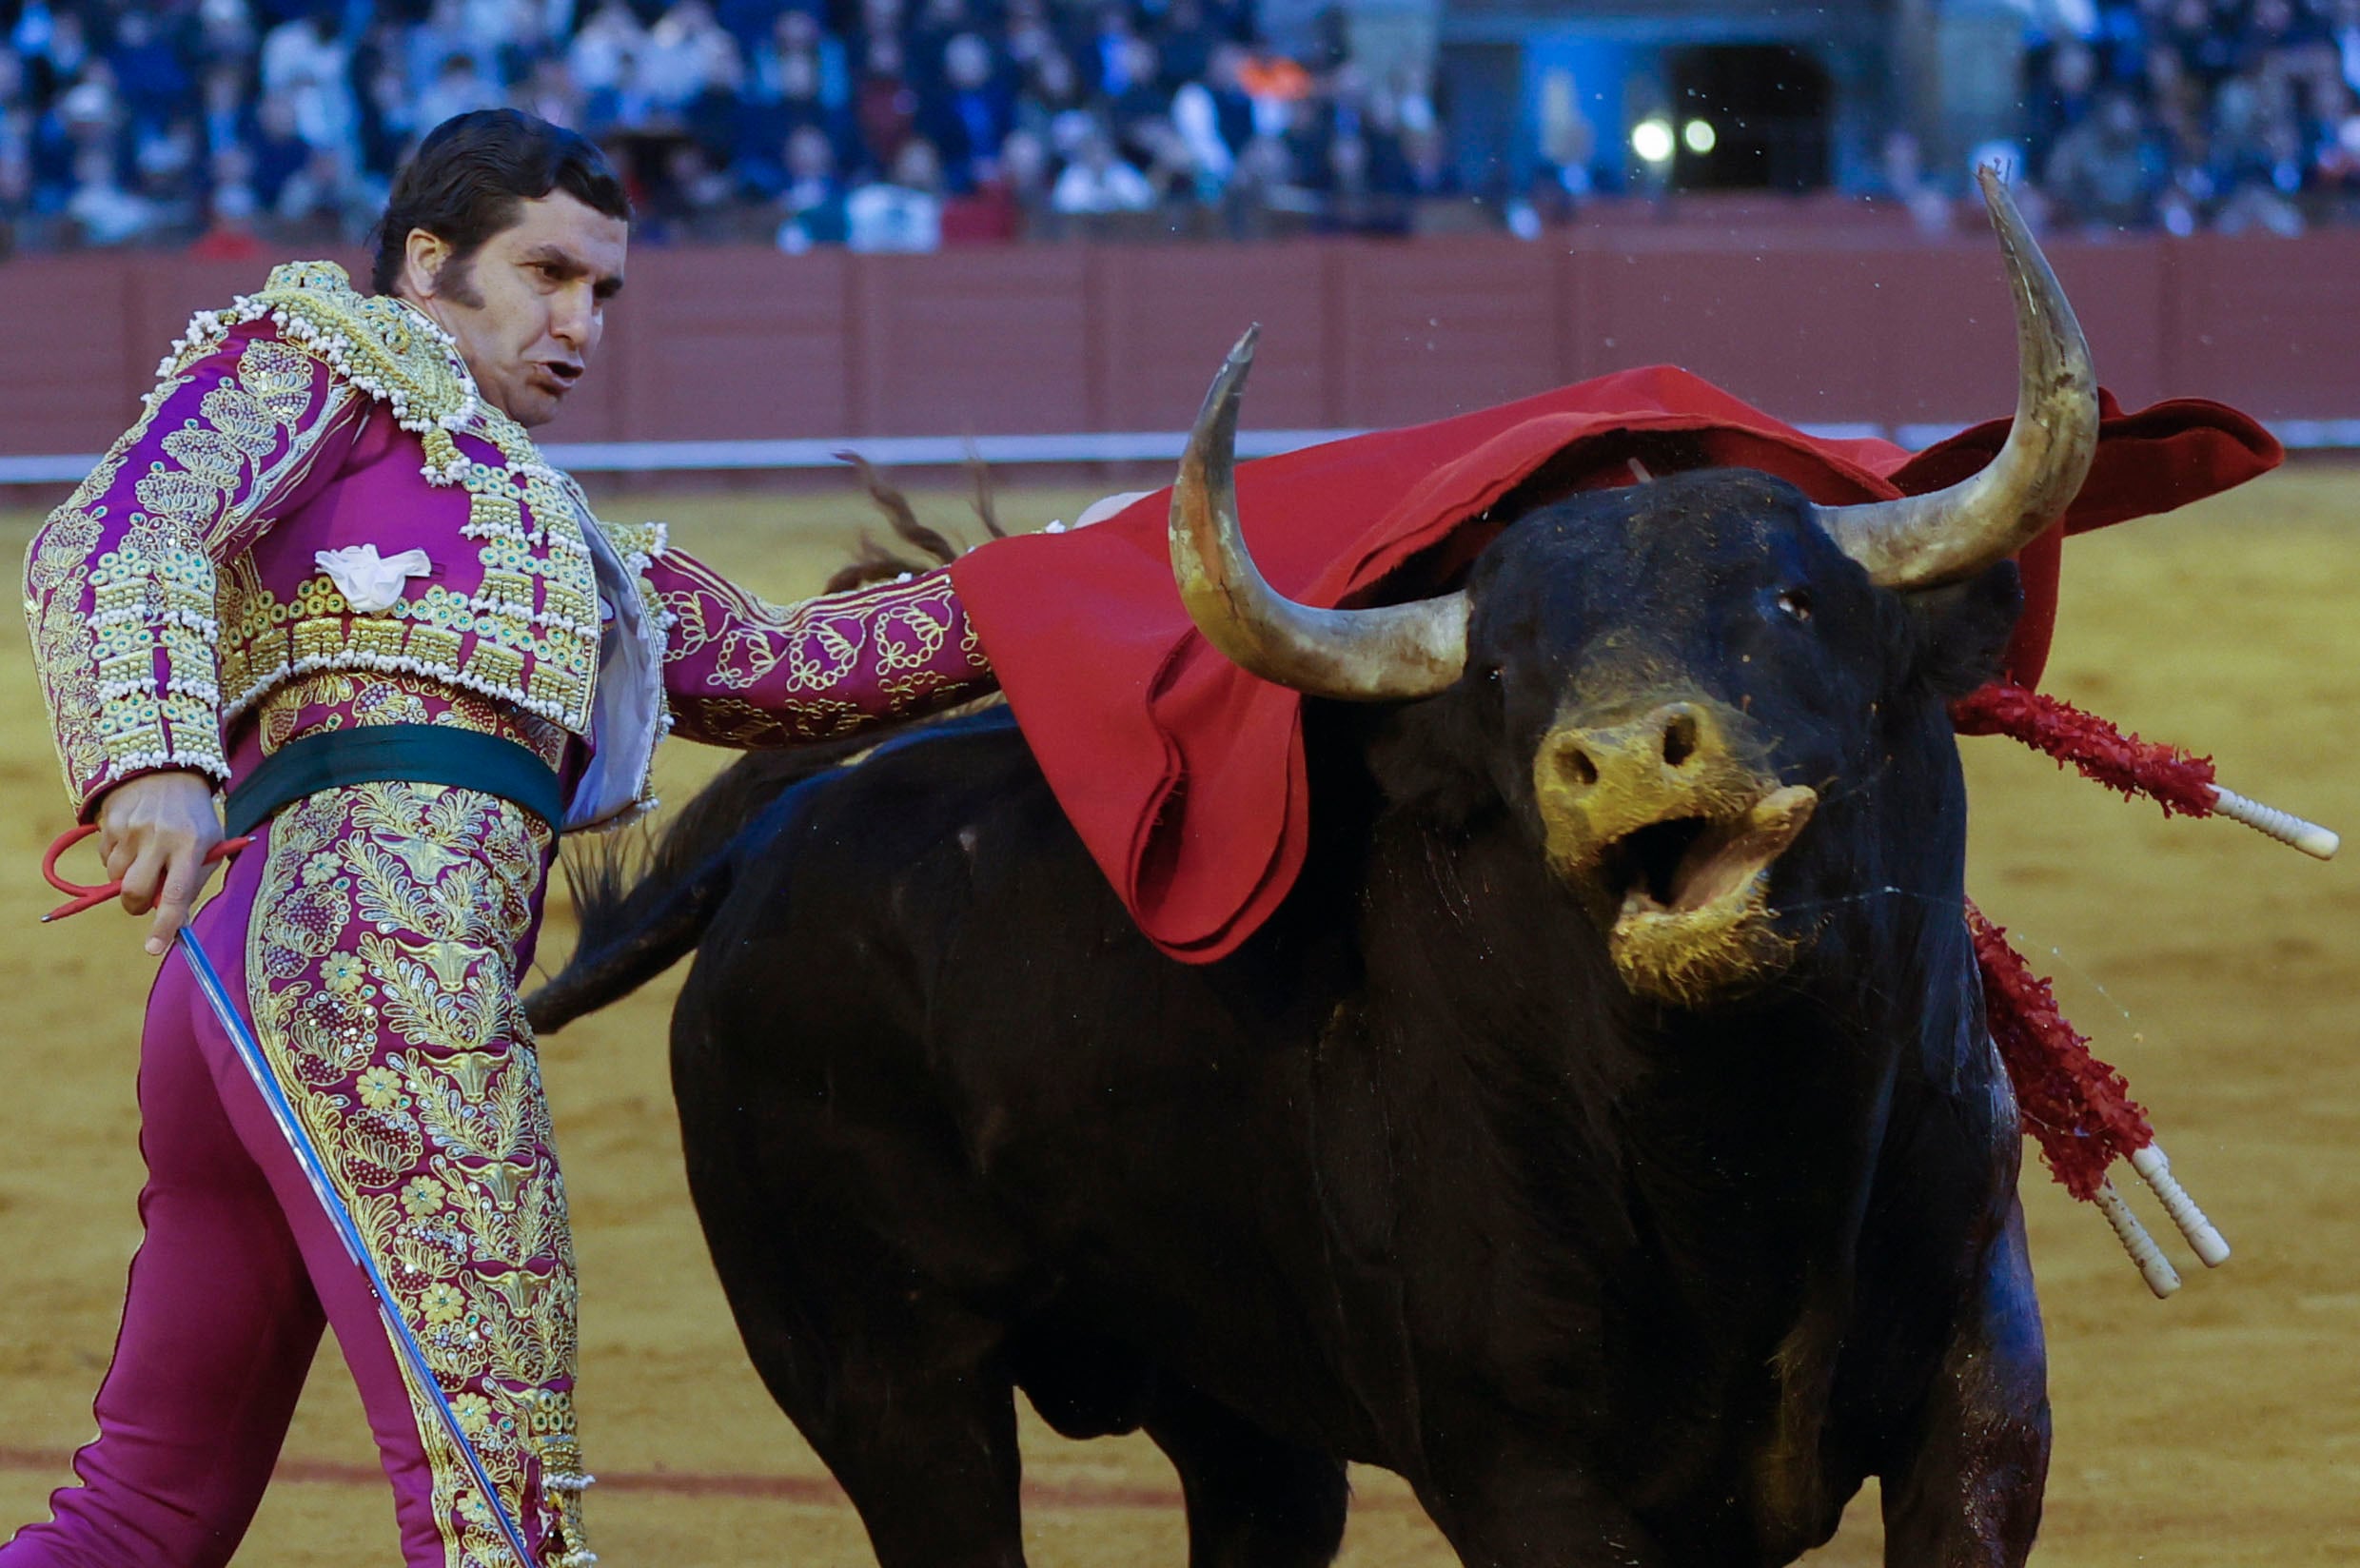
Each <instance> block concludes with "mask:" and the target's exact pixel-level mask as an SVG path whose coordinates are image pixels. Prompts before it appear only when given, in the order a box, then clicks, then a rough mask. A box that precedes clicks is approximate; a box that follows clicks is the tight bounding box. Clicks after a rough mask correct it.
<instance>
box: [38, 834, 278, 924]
mask: <svg viewBox="0 0 2360 1568" xmlns="http://www.w3.org/2000/svg"><path fill="white" fill-rule="evenodd" d="M96 832H98V824H96V823H95V822H90V823H85V824H84V825H82V826H81V827H79V828H69V829H67V830H66V831H65V832H64V833H59V834H58V835H57V841H56V842H55V843H53V844H51V845H50V846H49V853H47V854H45V855H43V856H42V857H41V875H42V877H43V879H44V880H46V881H47V882H48V883H49V886H50V887H52V888H55V889H56V890H57V891H58V892H62V893H69V894H70V895H71V896H70V897H69V899H68V900H67V902H65V903H63V904H60V905H58V906H57V908H55V909H53V910H51V911H49V913H47V914H45V915H43V916H42V917H41V923H42V924H43V925H45V926H46V925H48V924H49V922H50V921H52V920H63V919H65V918H66V917H67V916H68V915H69V914H80V913H81V912H82V911H84V910H94V909H96V908H98V906H99V905H101V904H104V903H107V902H108V900H110V899H114V898H119V897H121V896H122V895H123V879H122V878H121V877H117V878H115V879H114V880H113V881H112V882H108V883H105V884H103V885H102V886H99V887H95V888H86V887H84V886H83V885H82V884H81V883H79V882H73V881H69V880H68V879H67V878H66V877H64V876H63V875H61V874H59V872H58V870H57V857H58V856H59V855H61V854H64V853H66V852H67V851H68V850H70V849H72V848H73V847H74V846H75V845H76V844H79V843H81V842H82V841H83V840H84V839H86V838H88V837H89V836H90V834H92V833H96ZM253 842H254V840H253V839H252V838H251V837H246V838H225V839H223V840H222V841H221V842H220V843H218V844H216V845H214V846H213V847H212V848H211V849H209V850H207V851H206V852H205V863H206V865H208V866H211V865H217V864H219V863H220V862H222V861H224V860H226V859H228V858H229V857H230V856H231V855H233V854H235V853H238V852H239V851H240V850H243V849H245V848H246V846H247V845H248V844H251V843H253Z"/></svg>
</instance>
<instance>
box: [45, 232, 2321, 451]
mask: <svg viewBox="0 0 2360 1568" xmlns="http://www.w3.org/2000/svg"><path fill="white" fill-rule="evenodd" d="M2050 254H2051V256H2052V257H2053V259H2054V260H2055V264H2056V266H2057V270H2058V272H2059V273H2060V275H2061V276H2062V277H2063V279H2064V281H2065V284H2066V286H2067V289H2068V291H2069V292H2070V293H2071V295H2072V296H2073V298H2074V300H2075V304H2076V305H2077V307H2078V309H2079V310H2080V312H2081V315H2082V320H2083V322H2084V323H2085V325H2086V326H2087V327H2088V329H2089V332H2090V336H2091V340H2092V343H2093V345H2094V347H2095V352H2096V357H2097V363H2098V368H2099V373H2100V375H2101V376H2102V377H2103V379H2104V380H2105V381H2106V382H2107V383H2108V384H2109V385H2111V386H2113V387H2114V389H2115V390H2116V391H2117V392H2119V393H2120V394H2121V395H2122V397H2123V398H2124V400H2125V401H2126V402H2132V403H2134V404H2135V403H2139V402H2148V401H2151V400H2153V399H2155V398H2158V397H2164V396H2171V395H2182V394H2194V395H2204V396H2212V397H2218V398H2222V399H2225V400H2227V401H2230V402H2235V403H2238V404H2239V405H2241V406H2243V407H2246V408H2248V409H2250V410H2252V412H2254V413H2257V414H2259V415H2261V416H2263V417H2265V418H2280V419H2351V418H2360V309H2355V308H2354V293H2355V288H2356V285H2360V233H2353V232H2350V231H2330V232H2322V233H2318V234H2313V235H2310V236H2306V237H2304V238H2302V239H2298V240H2275V239H2246V240H2223V239H2218V238H2212V237H2206V238H2199V239H2194V240H2181V241H2173V240H2168V239H2162V238H2156V237H2142V238H2135V239H2124V240H2121V241H2118V242H2114V243H2104V244H2101V243H2092V242H2086V241H2079V240H2073V239H2065V238H2060V239H2058V240H2056V241H2055V242H2054V243H2053V244H2052V245H2050ZM340 259H342V260H345V261H346V262H347V265H354V266H355V267H356V269H357V267H358V258H352V257H347V258H340ZM264 270H265V269H264V268H263V267H262V266H260V265H229V264H221V263H209V264H201V263H190V262H187V261H185V260H183V259H180V258H177V257H169V256H118V255H95V254H93V255H78V256H34V257H26V258H21V259H19V260H17V261H14V262H12V263H10V264H9V265H7V266H6V268H5V269H0V272H4V273H5V276H6V278H7V280H8V282H9V284H10V299H11V300H13V301H14V302H16V308H15V309H14V310H13V311H12V312H11V314H10V320H9V323H8V324H7V326H6V328H5V329H4V330H0V455H31V454H40V453H62V452H88V451H93V450H95V449H97V448H98V447H100V446H101V445H103V444H104V443H105V442H106V441H108V439H109V438H110V437H111V436H112V435H113V434H114V433H115V432H116V431H118V430H119V429H121V428H122V427H123V426H124V425H125V424H127V423H128V421H129V419H130V417H131V414H132V412H133V402H134V400H135V399H136V398H137V396H138V395H139V393H140V392H142V391H144V390H145V389H146V387H147V384H148V377H149V375H150V374H151V372H152V368H153V366H154V364H155V362H156V360H157V358H158V357H159V356H160V355H161V354H162V353H163V351H164V349H165V346H166V345H167V343H169V342H170V341H171V339H172V338H173V337H175V336H177V335H178V333H179V331H180V329H181V326H182V323H184V322H185V321H186V320H187V316H188V314H189V312H190V311H191V310H193V309H195V308H197V307H199V306H201V305H207V304H226V303H227V302H228V300H229V298H230V297H231V296H232V295H234V294H236V293H239V292H241V291H243V290H246V289H251V288H253V287H255V286H257V285H258V284H260V283H261V281H262V276H263V272H264ZM631 274H632V275H631V280H630V286H629V288H628V289H627V290H626V291H625V293H624V295H623V297H622V299H621V300H620V301H619V303H618V304H617V305H616V307H615V308H614V310H613V312H612V324H611V327H610V330H609V334H608V340H607V343H606V345H605V347H604V349H603V351H602V353H601V358H600V364H599V366H598V368H597V370H596V371H595V372H594V373H593V375H592V376H591V378H590V380H589V382H587V383H586V384H585V385H584V386H583V388H582V390H581V391H580V393H577V394H576V397H575V402H574V404H573V405H572V406H569V408H568V409H567V411H566V413H565V414H564V416H563V417H562V418H561V419H560V421H558V423H557V424H556V425H554V426H553V427H552V428H551V430H550V435H551V436H552V437H553V438H555V439H559V440H563V441H616V440H651V441H660V440H730V439H757V438H765V437H834V436H843V437H860V436H878V435H954V436H955V435H962V434H972V435H996V434H1025V433H1037V434H1057V433H1064V432H1070V431H1092V430H1141V429H1150V430H1154V429H1162V430H1170V429H1176V428H1179V427H1180V426H1182V425H1185V424H1186V423H1187V421H1188V420H1189V418H1190V415H1191V414H1192V413H1193V412H1194V410H1195V407H1196V403H1197V400H1198V399H1199V398H1200V397H1201V396H1202V393H1203V389H1204V385H1205V382H1206V381H1207V379H1208V378H1209V377H1210V374H1211V372H1212V369H1213V367H1214V365H1215V364H1216V363H1218V361H1219V358H1220V355H1221V353H1222V351H1223V350H1224V349H1225V348H1227V347H1228V345H1229V342H1230V341H1231V340H1232V339H1233V338H1234V337H1235V336H1236V334H1237V333H1238V331H1239V330H1241V329H1242V328H1243V327H1244V326H1245V324H1246V323H1248V322H1250V321H1257V320H1258V321H1260V322H1262V323H1264V329H1265V330H1264V349H1263V357H1262V364H1261V367H1260V369H1259V371H1258V373H1257V375H1256V378H1255V382H1254V390H1253V395H1252V398H1251V400H1250V402H1249V420H1250V421H1251V422H1252V423H1253V424H1255V425H1258V426H1261V427H1264V428H1302V427H1315V426H1330V427H1332V426H1370V425H1387V424H1399V423H1405V422H1408V421H1417V420H1424V419H1433V418H1438V417H1440V416H1443V415H1446V414H1451V413H1455V412H1459V411H1461V410H1464V409H1467V408H1473V407H1479V406H1482V405H1484V404H1486V403H1491V402H1500V401H1502V400H1504V399H1507V398H1513V397H1518V396H1521V395H1523V394H1525V393H1529V392H1534V391H1538V390H1540V389H1542V388H1544V387H1546V386H1549V385H1551V384H1554V383H1557V382H1564V381H1571V380H1575V379H1578V378H1580V377H1583V376H1590V375H1596V374H1599V373H1601V372H1603V371H1607V370H1612V369H1617V368H1621V367H1624V366H1629V365H1636V364H1643V363H1650V362H1654V361H1672V362H1675V363H1681V364H1684V365H1686V366H1688V367H1689V368H1690V369H1693V370H1695V371H1697V372H1699V373H1700V374H1702V375H1705V376H1708V377H1710V378H1712V379H1714V380H1716V381H1719V382H1722V383H1723V384H1725V385H1727V386H1729V387H1730V388H1731V389H1732V390H1734V391H1736V392H1738V393H1739V394H1740V395H1741V396H1743V397H1746V398H1748V399H1750V400H1753V401H1755V402H1760V403H1761V404H1762V405H1764V406H1765V407H1767V408H1769V409H1771V410H1772V411H1773V412H1775V413H1778V414H1780V415H1782V416H1784V417H1785V418H1788V419H1792V420H1798V421H1827V422H1839V421H1840V422H1853V421H1859V422H1870V423H1877V424H1882V425H1887V426H1891V425H1898V424H1936V425H1940V424H1954V423H1958V422H1963V421H1969V420H1974V419H1980V418H1985V417H1989V416H1992V415H1996V414H1999V413H2003V412H2005V411H2006V409H2007V407H2008V406H2009V402H2010V395H2011V388H2012V382H2013V375H2012V369H2011V363H2012V361H2011V354H2012V350H2011V338H2010V333H2009V328H2008V319H2009V318H2008V311H2009V306H2008V302H2007V298H2006V295H2005V292H2004V289H2003V285H2002V284H2001V281H2000V272H1999V265H1998V260H1997V257H1996V253H1995V251H1994V250H1993V248H1992V246H1991V245H1988V244H1987V243H1985V242H1983V241H1982V240H1981V239H1980V238H1979V237H1960V238H1957V239H1954V240H1949V241H1943V242H1925V241H1920V240H1918V239H1917V238H1915V237H1914V236H1911V235H1908V234H1906V233H1900V232H1897V231H1896V230H1894V229H1893V228H1892V227H1890V226H1889V225H1887V226H1871V225H1841V224H1834V223H1830V224H1828V225H1820V226H1819V227H1817V228H1813V227H1804V226H1800V225H1794V224H1791V223H1789V224H1784V225H1780V226H1776V227H1770V226H1764V225H1760V224H1741V225H1732V224H1726V223H1709V224H1708V223H1701V222H1693V221H1692V222H1675V223H1667V224H1662V225H1647V226H1641V227H1617V228H1611V229H1594V230H1583V231H1578V232H1575V233H1573V234H1571V235H1568V236H1564V237H1552V238H1551V239H1549V240H1545V241H1543V242H1541V243H1539V244H1534V245H1520V244H1517V243H1515V242H1513V241H1508V240H1493V239H1482V238H1478V239H1465V240H1428V241H1420V242H1413V243H1406V244H1382V243H1346V242H1334V243H1319V242H1303V243H1294V244H1284V245H1175V246H1165V247H1129V246H1115V245H1101V246H1089V245H1068V246H1054V247H1014V248H1010V249H1004V250H967V251H955V252H951V253H946V254H943V255H938V256H922V257H881V256H849V255H844V254H841V253H835V254H818V255H808V256H799V257H790V256H783V255H780V254H777V253H776V252H773V251H770V250H766V249H757V248H734V249H714V250H672V251H666V250H655V249H648V250H645V251H643V252H642V253H641V254H639V255H638V256H635V257H634V258H633V260H632V265H631Z"/></svg>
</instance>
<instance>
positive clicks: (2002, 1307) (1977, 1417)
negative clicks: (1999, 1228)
mask: <svg viewBox="0 0 2360 1568" xmlns="http://www.w3.org/2000/svg"><path fill="white" fill-rule="evenodd" d="M2048 1371H2049V1365H2048V1355H2047V1352H2046V1350H2045V1349H2044V1347H2043V1344H2042V1342H2041V1335H2040V1307H2039V1303H2037V1302H2036V1300H2035V1299H2034V1297H2033V1271H2032V1260H2031V1258H2030V1256H2029V1255H2028V1254H2027V1252H2026V1250H2025V1246H2024V1210H2023V1206H2022V1205H2020V1204H2018V1203H2017V1202H2016V1200H2015V1199H2014V1198H2013V1197H2011V1198H2010V1199H2009V1201H2008V1221H2007V1225H2006V1228H2005V1230H2004V1231H2003V1232H2002V1233H2001V1234H2000V1235H1999V1236H1997V1237H1996V1239H1995V1240H1994V1242H1993V1245H1992V1247H1991V1252H1990V1255H1989V1257H1988V1258H1987V1259H1986V1260H1985V1263H1984V1266H1983V1273H1982V1279H1981V1282H1980V1286H1979V1288H1978V1290H1977V1294H1976V1296H1975V1298H1974V1299H1972V1300H1971V1301H1969V1302H1968V1303H1966V1307H1965V1310H1964V1311H1963V1312H1962V1313H1961V1314H1960V1317H1959V1323H1958V1328H1957V1333H1955V1334H1954V1335H1953V1336H1952V1338H1951V1343H1950V1347H1949V1349H1948V1351H1947V1352H1946V1353H1945V1354H1944V1356H1943V1358H1942V1366H1941V1370H1940V1372H1938V1373H1937V1375H1936V1379H1935V1382H1934V1386H1933V1387H1932V1388H1931V1389H1930V1390H1929V1391H1928V1393H1927V1397H1926V1404H1925V1409H1924V1411H1923V1412H1922V1413H1921V1415H1920V1417H1919V1419H1918V1432H1917V1440H1916V1442H1915V1444H1914V1451H1913V1452H1912V1453H1910V1454H1909V1455H1908V1456H1907V1457H1906V1461H1905V1462H1904V1463H1903V1464H1901V1465H1898V1466H1897V1467H1895V1468H1894V1469H1893V1470H1891V1471H1889V1472H1888V1473H1887V1474H1886V1476H1885V1478H1884V1516H1885V1563H1886V1565H1887V1568H2017V1565H2019V1564H2021V1563H2022V1562H2023V1561H2024V1559H2025V1558H2026V1557H2027V1556H2028V1555H2029V1554H2030V1553H2031V1551H2032V1546H2033V1535H2034V1533H2035V1532H2036V1531H2037V1530H2038V1529H2039V1527H2040V1499H2041V1492H2042V1489H2043V1487H2044V1486H2045V1485H2046V1483H2047V1481H2048V1475H2049V1391H2048Z"/></svg>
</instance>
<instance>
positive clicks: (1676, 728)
mask: <svg viewBox="0 0 2360 1568" xmlns="http://www.w3.org/2000/svg"><path fill="white" fill-rule="evenodd" d="M1696 749H1697V721H1696V715H1694V714H1679V715H1674V717H1673V719H1672V721H1671V722H1670V723H1669V724H1667V725H1665V726H1664V727H1663V761H1664V763H1665V764H1666V765H1667V766H1669V767H1674V768H1677V767H1680V766H1682V764H1683V763H1685V762H1686V761H1687V760H1688V759H1689V758H1690V757H1692V756H1694V755H1696Z"/></svg>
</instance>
